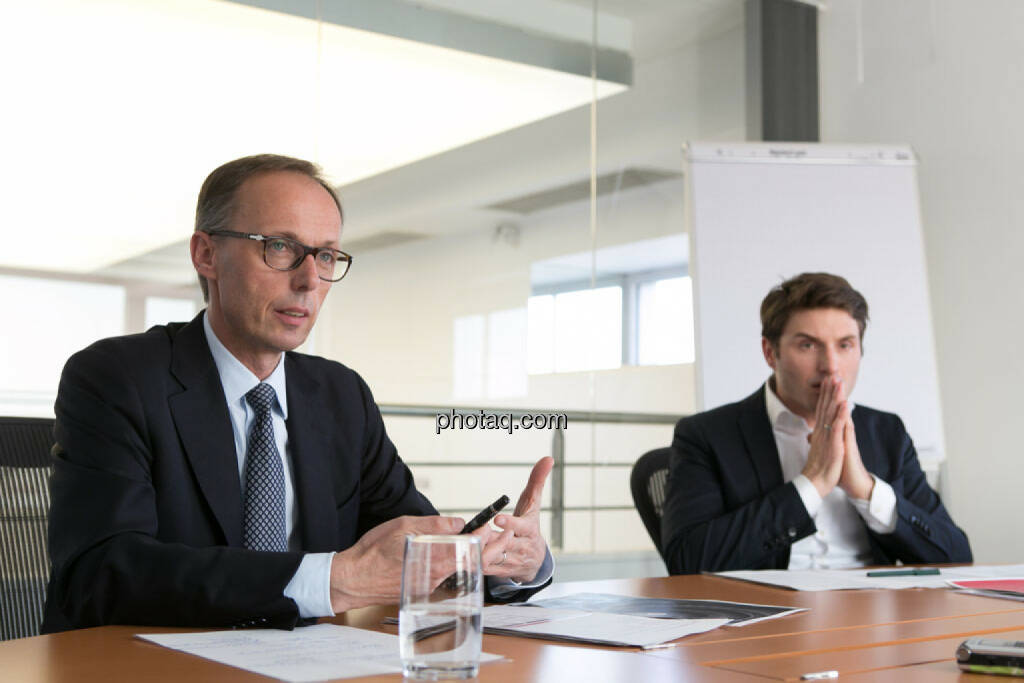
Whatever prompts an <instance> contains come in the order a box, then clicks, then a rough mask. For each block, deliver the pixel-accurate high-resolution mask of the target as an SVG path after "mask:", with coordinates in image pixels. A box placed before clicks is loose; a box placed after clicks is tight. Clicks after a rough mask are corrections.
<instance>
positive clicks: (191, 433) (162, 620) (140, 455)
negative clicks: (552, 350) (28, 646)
mask: <svg viewBox="0 0 1024 683" xmlns="http://www.w3.org/2000/svg"><path fill="white" fill-rule="evenodd" d="M202 315H203V314H202V313H201V314H200V315H199V316H197V317H196V318H195V319H194V320H192V322H190V323H188V324H182V323H174V324H170V325H167V326H157V327H154V328H152V329H150V330H149V331H148V332H146V333H144V334H138V335H130V336H125V337H115V338H111V339H105V340H102V341H99V342H96V343H95V344H93V345H91V346H89V347H88V348H86V349H85V350H83V351H80V352H79V353H77V354H75V355H74V356H72V357H71V359H70V360H69V361H68V362H67V365H66V366H65V368H64V372H63V375H62V376H61V381H60V388H59V392H58V396H57V403H56V414H57V422H56V428H55V433H56V438H57V443H58V444H59V448H60V451H61V453H60V454H59V455H58V456H57V457H56V459H55V462H54V470H53V478H52V481H51V498H52V503H51V513H50V531H49V549H50V558H51V562H52V566H53V573H52V576H51V579H50V585H49V590H48V595H47V605H46V613H45V618H44V624H43V631H44V632H52V631H59V630H65V629H68V628H81V627H86V626H95V625H100V624H113V623H121V624H159V625H182V626H283V627H291V626H294V625H295V624H296V623H297V622H298V619H299V613H298V608H297V606H296V605H295V602H294V601H293V600H291V599H290V598H287V597H285V596H284V595H283V593H282V591H283V590H284V588H285V586H286V585H287V584H288V582H289V581H290V580H291V578H292V576H293V575H294V573H295V571H296V569H297V568H298V566H299V563H300V561H301V559H302V553H301V552H277V553H274V552H257V551H251V550H247V549H245V548H244V547H243V545H242V491H241V483H240V481H239V475H238V461H237V455H236V452H235V442H234V437H233V435H232V430H231V424H230V421H229V417H228V409H227V404H226V400H225V398H224V391H223V388H222V385H221V380H220V375H219V374H218V372H217V367H216V365H215V364H214V361H213V357H212V356H211V354H210V350H209V347H208V345H207V342H206V337H205V333H204V331H203V323H202ZM284 363H285V373H286V382H287V388H288V421H287V426H288V443H289V450H290V453H291V460H292V463H293V471H294V484H295V497H296V500H297V504H298V511H299V515H298V520H297V528H296V533H297V534H298V535H299V536H300V537H301V548H302V550H303V551H304V552H329V551H339V550H344V549H346V548H348V547H350V546H351V545H353V544H354V543H355V542H356V540H358V539H359V537H360V536H361V535H362V534H364V533H365V532H366V531H367V530H369V529H371V528H373V527H374V526H376V525H378V524H380V523H382V522H385V521H387V520H389V519H392V518H394V517H398V516H401V515H432V514H436V510H435V509H434V507H433V505H431V504H430V502H429V501H428V500H427V499H426V498H425V497H424V496H423V495H422V494H421V493H420V492H419V491H417V490H416V486H415V484H414V482H413V477H412V474H411V473H410V472H409V470H408V468H407V467H406V466H405V464H404V463H403V462H402V460H401V459H400V458H399V457H398V454H397V452H396V450H395V447H394V445H393V444H392V443H391V440H390V439H389V438H388V436H387V434H386V433H385V430H384V423H383V421H382V420H381V416H380V412H379V410H378V408H377V405H376V404H375V403H374V401H373V397H372V396H371V394H370V390H369V388H368V387H367V386H366V383H365V382H363V380H362V378H360V377H359V375H357V374H356V373H355V372H353V371H352V370H350V369H349V368H347V367H345V366H343V365H341V364H340V363H336V362H333V361H328V360H326V359H323V358H318V357H315V356H307V355H304V354H299V353H293V352H289V353H286V354H285V357H284ZM535 590H538V589H535ZM535 590H524V591H520V592H518V593H515V594H513V595H510V596H503V598H502V599H503V600H510V599H525V598H526V597H527V596H528V595H529V594H531V593H533V592H535Z"/></svg>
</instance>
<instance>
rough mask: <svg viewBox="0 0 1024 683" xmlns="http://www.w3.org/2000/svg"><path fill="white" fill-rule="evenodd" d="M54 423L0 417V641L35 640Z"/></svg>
mask: <svg viewBox="0 0 1024 683" xmlns="http://www.w3.org/2000/svg"><path fill="white" fill-rule="evenodd" d="M53 422H54V421H53V420H52V419H40V418H29V417H0V641H3V640H10V639H12V638H24V637H26V636H35V635H39V627H40V625H41V624H42V620H43V603H44V601H45V599H46V582H47V579H48V578H49V575H50V558H49V554H48V553H47V551H46V523H47V518H48V516H49V513H50V469H51V466H50V447H51V446H52V445H53Z"/></svg>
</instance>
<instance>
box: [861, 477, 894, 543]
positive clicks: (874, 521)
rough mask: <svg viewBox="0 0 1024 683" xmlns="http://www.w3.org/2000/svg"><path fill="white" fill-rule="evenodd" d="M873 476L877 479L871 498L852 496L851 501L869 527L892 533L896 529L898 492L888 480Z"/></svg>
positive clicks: (881, 532) (879, 532) (884, 532)
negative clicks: (864, 498) (863, 498)
mask: <svg viewBox="0 0 1024 683" xmlns="http://www.w3.org/2000/svg"><path fill="white" fill-rule="evenodd" d="M871 477H872V478H873V479H874V480H875V486H874V488H873V489H871V498H870V499H868V500H862V499H859V498H851V499H850V502H851V503H853V507H854V508H855V509H856V510H857V512H858V513H859V514H860V516H861V518H863V519H864V523H865V524H867V525H868V528H869V529H871V530H872V531H874V532H875V533H876V534H891V533H892V532H894V531H896V493H895V492H894V491H893V490H892V487H891V486H889V484H888V482H884V481H882V480H881V479H879V478H878V477H876V476H875V475H874V474H872V475H871Z"/></svg>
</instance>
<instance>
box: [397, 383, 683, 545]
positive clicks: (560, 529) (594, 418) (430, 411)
mask: <svg viewBox="0 0 1024 683" xmlns="http://www.w3.org/2000/svg"><path fill="white" fill-rule="evenodd" d="M378 407H379V408H380V412H381V414H382V415H388V416H394V417H419V418H427V417H430V418H434V417H436V416H437V415H438V414H449V415H450V414H452V411H454V413H455V414H456V415H464V416H467V415H477V414H479V413H480V411H481V410H483V411H484V412H485V413H488V414H493V415H509V416H511V419H521V418H522V417H523V416H525V415H537V414H539V413H545V414H558V415H559V416H561V415H564V416H565V417H566V419H567V420H569V421H573V422H587V423H604V424H609V423H610V424H630V425H645V424H646V425H674V424H675V423H676V422H677V421H678V420H679V418H680V417H682V416H681V415H668V414H665V413H626V412H608V411H590V410H546V409H536V408H530V409H526V408H496V407H482V406H450V405H446V406H440V405H438V406H430V405H407V404H395V403H387V404H380V405H379V406H378ZM551 431H552V434H551V457H552V459H554V461H555V464H554V467H553V468H552V470H551V507H550V508H546V509H547V510H549V511H550V512H551V538H549V539H548V540H549V542H550V544H551V546H552V547H553V548H562V547H563V539H564V529H565V512H567V511H584V512H586V511H590V512H593V511H597V510H632V509H633V506H632V505H584V506H566V505H565V471H566V468H567V467H588V468H591V469H593V468H597V467H630V468H631V467H632V466H633V463H631V462H611V463H594V462H570V463H567V462H566V461H565V430H564V429H563V428H562V427H561V426H558V427H555V428H554V429H553V430H551ZM666 445H667V444H666ZM640 455H641V453H637V457H640ZM406 464H407V465H409V466H411V467H416V466H424V467H532V466H533V463H530V462H527V463H524V462H511V461H494V460H487V461H458V462H454V461H448V460H444V461H409V460H407V461H406ZM456 511H457V510H454V509H446V510H440V512H442V513H451V512H456Z"/></svg>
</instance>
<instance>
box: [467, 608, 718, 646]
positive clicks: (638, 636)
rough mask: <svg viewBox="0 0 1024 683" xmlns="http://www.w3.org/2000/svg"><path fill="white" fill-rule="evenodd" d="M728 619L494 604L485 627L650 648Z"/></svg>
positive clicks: (560, 638) (518, 633) (534, 634)
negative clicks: (647, 615)
mask: <svg viewBox="0 0 1024 683" xmlns="http://www.w3.org/2000/svg"><path fill="white" fill-rule="evenodd" d="M728 623H729V620H728V619H652V618H650V617H634V616H628V615H623V614H608V613H604V612H581V611H577V610H560V609H548V608H545V607H526V606H511V605H495V606H493V607H485V608H484V629H485V630H486V632H488V633H502V632H503V633H508V634H509V635H522V636H530V637H534V638H547V639H552V640H566V641H573V642H587V643H599V644H606V645H625V646H629V647H643V648H651V647H657V646H659V645H662V644H663V643H667V642H668V641H671V640H676V639H678V638H682V637H684V636H689V635H693V634H695V633H704V632H706V631H711V630H713V629H716V628H718V627H719V626H724V625H725V624H728Z"/></svg>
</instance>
